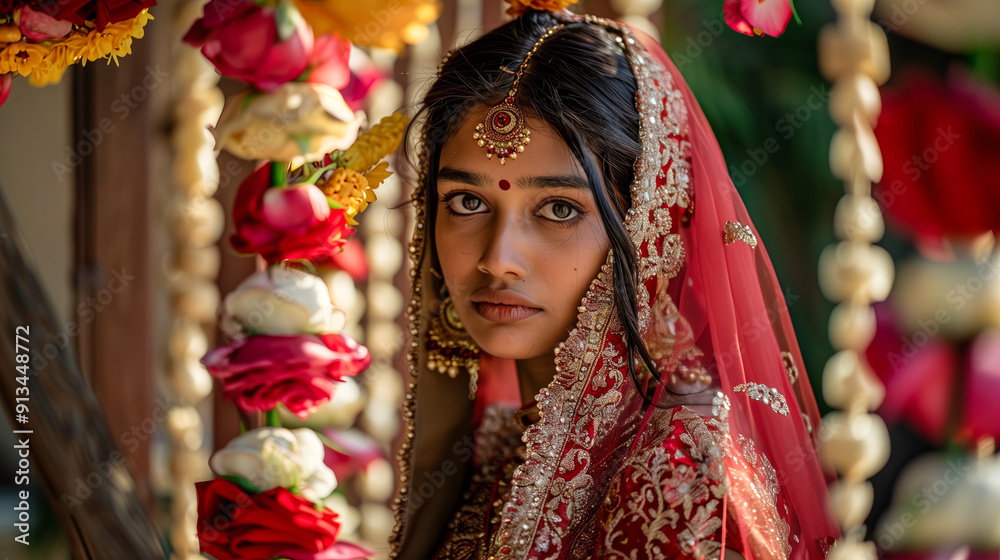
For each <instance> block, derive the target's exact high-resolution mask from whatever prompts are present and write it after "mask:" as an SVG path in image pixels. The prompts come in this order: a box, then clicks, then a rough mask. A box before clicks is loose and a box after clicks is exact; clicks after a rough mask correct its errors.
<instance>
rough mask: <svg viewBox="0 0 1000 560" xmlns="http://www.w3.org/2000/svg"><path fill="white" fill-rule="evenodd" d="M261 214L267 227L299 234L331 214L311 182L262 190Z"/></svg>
mask: <svg viewBox="0 0 1000 560" xmlns="http://www.w3.org/2000/svg"><path fill="white" fill-rule="evenodd" d="M260 217H261V219H262V220H263V222H264V224H265V225H267V226H269V227H272V228H274V229H277V230H281V231H283V232H285V233H288V234H289V235H302V234H304V233H306V232H307V231H309V230H310V229H312V228H314V227H316V225H317V224H320V223H322V222H323V221H324V220H326V219H327V218H329V217H330V204H329V202H327V198H326V195H325V194H323V191H321V190H319V187H317V186H316V185H313V184H311V183H299V184H297V185H286V186H282V187H271V188H269V189H267V190H266V191H264V201H263V204H261V207H260Z"/></svg>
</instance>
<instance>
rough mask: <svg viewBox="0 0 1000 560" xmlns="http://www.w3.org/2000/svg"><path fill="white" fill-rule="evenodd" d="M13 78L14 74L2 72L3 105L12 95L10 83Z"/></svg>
mask: <svg viewBox="0 0 1000 560" xmlns="http://www.w3.org/2000/svg"><path fill="white" fill-rule="evenodd" d="M13 80H14V76H13V74H10V73H7V74H0V105H3V104H4V102H5V101H7V97H9V96H10V84H11V82H12V81H13Z"/></svg>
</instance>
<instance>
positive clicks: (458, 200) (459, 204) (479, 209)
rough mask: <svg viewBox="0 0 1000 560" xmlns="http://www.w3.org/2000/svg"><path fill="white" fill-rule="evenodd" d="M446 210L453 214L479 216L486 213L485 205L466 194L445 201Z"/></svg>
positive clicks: (476, 198) (478, 199) (480, 200)
mask: <svg viewBox="0 0 1000 560" xmlns="http://www.w3.org/2000/svg"><path fill="white" fill-rule="evenodd" d="M445 204H446V205H447V206H448V209H449V210H450V211H451V212H454V213H455V214H464V215H469V214H481V213H483V212H486V211H488V209H487V208H486V204H485V203H484V202H483V201H482V199H480V198H479V197H477V196H475V195H471V194H468V193H458V194H455V195H453V196H449V197H448V198H447V200H446V201H445Z"/></svg>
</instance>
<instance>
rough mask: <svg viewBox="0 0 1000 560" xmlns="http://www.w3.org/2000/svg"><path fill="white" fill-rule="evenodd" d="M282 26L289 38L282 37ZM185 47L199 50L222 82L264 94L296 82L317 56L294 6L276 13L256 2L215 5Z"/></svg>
mask: <svg viewBox="0 0 1000 560" xmlns="http://www.w3.org/2000/svg"><path fill="white" fill-rule="evenodd" d="M279 10H280V13H279ZM279 20H280V22H279ZM279 23H280V27H281V30H285V29H287V30H288V31H285V32H286V33H289V35H288V36H285V37H283V36H281V33H279ZM184 42H185V43H187V44H189V45H191V46H194V47H201V52H202V54H204V55H205V58H207V59H208V60H209V61H211V62H212V64H214V65H215V67H216V69H218V71H219V73H220V74H222V75H223V76H230V77H233V78H236V79H239V80H243V81H244V82H246V83H248V84H250V85H251V86H253V87H255V88H257V89H259V90H262V91H274V90H275V89H277V88H278V86H280V85H281V84H283V83H285V82H290V81H292V80H294V79H296V78H298V77H299V76H300V75H301V74H302V72H303V71H304V70H305V69H306V67H307V66H308V63H309V56H310V53H311V52H312V50H313V34H312V29H311V28H310V27H309V25H308V24H307V23H306V22H305V20H304V19H302V16H301V15H299V13H298V12H297V11H296V10H295V8H294V7H293V6H292V5H291V3H286V4H282V5H281V6H279V8H274V7H271V6H258V5H257V4H256V3H254V2H253V1H252V0H212V1H211V2H209V3H208V4H206V5H205V15H204V16H203V17H202V18H201V19H199V20H198V21H196V22H194V25H192V26H191V29H189V30H188V32H187V34H186V35H185V36H184Z"/></svg>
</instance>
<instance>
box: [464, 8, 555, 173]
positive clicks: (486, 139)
mask: <svg viewBox="0 0 1000 560" xmlns="http://www.w3.org/2000/svg"><path fill="white" fill-rule="evenodd" d="M562 27H563V24H559V25H557V26H555V27H552V28H549V29H548V30H546V31H545V33H543V34H542V36H541V37H539V38H538V40H537V41H535V44H534V45H532V47H531V50H529V51H528V54H527V55H526V56H525V57H524V60H523V61H522V62H521V65H520V66H519V67H518V68H517V72H511V71H510V70H508V69H507V68H505V67H503V66H501V67H500V69H501V70H502V71H504V72H507V73H510V74H514V83H513V85H511V86H510V91H508V92H507V98H506V99H504V100H503V102H502V103H500V104H499V105H495V106H494V107H493V108H492V109H490V110H489V112H488V113H486V119H485V120H483V122H481V123H479V124H477V125H476V131H475V132H474V133H473V134H472V138H473V139H474V140H475V141H476V144H479V147H480V148H486V158H487V159H493V156H497V157H498V158H500V165H504V164H505V163H507V158H510V159H517V154H519V153H521V152H523V151H524V146H525V145H526V144H528V143H530V142H531V131H530V130H528V128H527V127H526V126H524V113H522V112H521V109H519V108H518V107H517V105H515V104H514V96H516V95H517V88H518V86H519V85H520V82H521V75H522V74H523V73H524V69H525V68H527V66H528V61H529V60H531V55H533V54H535V52H537V51H538V47H540V46H541V44H542V42H543V41H545V39H547V38H549V37H550V36H552V34H553V33H555V32H556V31H558V30H559V29H561V28H562Z"/></svg>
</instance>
